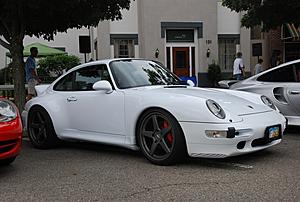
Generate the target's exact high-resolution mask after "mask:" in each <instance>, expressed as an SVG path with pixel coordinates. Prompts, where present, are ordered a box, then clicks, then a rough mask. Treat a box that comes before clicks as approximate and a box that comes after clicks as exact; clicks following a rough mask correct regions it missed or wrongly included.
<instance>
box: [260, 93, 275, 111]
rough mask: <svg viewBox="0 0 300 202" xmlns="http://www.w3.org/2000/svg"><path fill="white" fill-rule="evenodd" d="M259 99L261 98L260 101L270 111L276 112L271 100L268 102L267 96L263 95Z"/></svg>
mask: <svg viewBox="0 0 300 202" xmlns="http://www.w3.org/2000/svg"><path fill="white" fill-rule="evenodd" d="M260 98H261V101H262V102H263V103H264V104H265V105H267V106H269V107H270V108H271V109H274V110H276V106H275V105H274V104H273V102H272V100H270V99H269V98H268V97H267V96H264V95H263V96H261V97H260Z"/></svg>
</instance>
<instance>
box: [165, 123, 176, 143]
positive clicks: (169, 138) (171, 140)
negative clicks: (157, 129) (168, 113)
mask: <svg viewBox="0 0 300 202" xmlns="http://www.w3.org/2000/svg"><path fill="white" fill-rule="evenodd" d="M168 127H169V124H168V122H167V121H164V124H163V128H168ZM166 139H167V141H168V143H169V144H172V143H173V140H174V137H173V135H172V133H171V132H170V133H168V134H167V135H166Z"/></svg>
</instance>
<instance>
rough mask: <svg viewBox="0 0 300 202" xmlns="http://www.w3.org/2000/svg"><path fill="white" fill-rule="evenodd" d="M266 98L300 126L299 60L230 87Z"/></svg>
mask: <svg viewBox="0 0 300 202" xmlns="http://www.w3.org/2000/svg"><path fill="white" fill-rule="evenodd" d="M230 89H233V90H241V91H247V92H253V93H258V94H261V95H265V96H267V97H268V98H269V99H270V100H272V102H273V103H274V104H275V105H276V107H278V109H279V110H280V112H281V113H282V114H283V115H284V116H285V117H286V118H287V119H288V124H289V125H296V126H300V60H295V61H292V62H288V63H284V64H282V65H279V66H278V67H274V68H272V69H268V70H266V71H264V72H261V73H260V74H257V75H255V76H252V77H250V78H248V79H245V80H243V81H240V82H238V83H235V84H233V85H231V86H230Z"/></svg>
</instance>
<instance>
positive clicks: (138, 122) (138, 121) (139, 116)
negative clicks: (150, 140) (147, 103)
mask: <svg viewBox="0 0 300 202" xmlns="http://www.w3.org/2000/svg"><path fill="white" fill-rule="evenodd" d="M150 110H162V111H164V112H166V113H168V114H169V115H171V116H172V117H173V118H174V119H175V120H176V121H177V123H178V125H179V128H180V130H181V132H182V134H183V136H184V141H185V147H186V150H187V144H186V137H185V133H184V132H183V129H182V127H181V125H180V123H179V121H178V119H177V118H176V117H175V116H174V115H173V114H172V113H171V112H170V111H168V110H166V109H164V108H162V107H154V106H153V107H147V108H145V109H144V110H143V111H141V113H140V114H139V115H138V117H137V119H136V122H135V130H134V136H135V144H136V145H137V146H138V147H139V146H140V145H139V143H138V141H137V140H138V134H137V132H138V126H139V124H140V121H141V118H142V116H143V115H144V114H145V113H147V112H148V111H150Z"/></svg>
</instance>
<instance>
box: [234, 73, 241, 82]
mask: <svg viewBox="0 0 300 202" xmlns="http://www.w3.org/2000/svg"><path fill="white" fill-rule="evenodd" d="M233 77H234V78H235V79H236V80H239V81H240V80H243V75H242V74H235V75H233Z"/></svg>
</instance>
